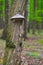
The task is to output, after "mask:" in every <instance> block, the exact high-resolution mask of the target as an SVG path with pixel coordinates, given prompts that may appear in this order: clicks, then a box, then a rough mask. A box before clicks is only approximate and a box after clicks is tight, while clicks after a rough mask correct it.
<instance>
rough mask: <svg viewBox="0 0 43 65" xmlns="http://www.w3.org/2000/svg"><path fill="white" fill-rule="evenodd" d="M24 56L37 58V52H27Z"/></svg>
mask: <svg viewBox="0 0 43 65" xmlns="http://www.w3.org/2000/svg"><path fill="white" fill-rule="evenodd" d="M26 56H31V57H33V58H39V53H38V52H27V53H26Z"/></svg>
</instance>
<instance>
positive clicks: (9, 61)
mask: <svg viewBox="0 0 43 65" xmlns="http://www.w3.org/2000/svg"><path fill="white" fill-rule="evenodd" d="M25 2H26V0H14V1H13V5H12V10H11V12H10V15H9V17H11V16H13V15H15V14H17V13H20V14H22V15H23V12H24V4H25ZM19 25H20V24H18V23H13V22H12V21H10V18H9V25H8V27H9V26H11V28H10V29H11V30H10V31H9V30H8V31H7V43H6V44H7V47H8V50H9V51H8V53H7V58H6V62H5V65H21V52H22V38H21V37H19V36H18V35H19ZM8 27H7V29H8ZM10 33H11V35H10ZM9 35H10V36H9ZM12 45H13V46H12ZM7 47H6V48H7ZM5 56H6V51H5Z"/></svg>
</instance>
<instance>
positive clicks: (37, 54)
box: [0, 36, 43, 65]
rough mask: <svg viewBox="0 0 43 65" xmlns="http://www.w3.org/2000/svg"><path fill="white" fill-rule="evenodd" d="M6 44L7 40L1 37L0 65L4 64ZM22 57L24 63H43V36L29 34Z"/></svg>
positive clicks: (30, 64) (33, 64)
mask: <svg viewBox="0 0 43 65" xmlns="http://www.w3.org/2000/svg"><path fill="white" fill-rule="evenodd" d="M5 46H6V42H5V40H2V39H0V65H3V57H4V52H5ZM21 58H22V61H23V62H22V65H43V36H27V38H26V40H25V41H23V49H22V54H21Z"/></svg>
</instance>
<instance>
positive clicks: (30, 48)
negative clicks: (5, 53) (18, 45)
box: [22, 36, 43, 65]
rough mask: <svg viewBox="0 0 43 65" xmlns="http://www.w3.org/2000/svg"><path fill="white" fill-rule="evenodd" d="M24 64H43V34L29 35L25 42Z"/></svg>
mask: <svg viewBox="0 0 43 65" xmlns="http://www.w3.org/2000/svg"><path fill="white" fill-rule="evenodd" d="M22 61H23V62H22V65H43V36H29V37H27V38H26V40H25V41H24V43H23V51H22Z"/></svg>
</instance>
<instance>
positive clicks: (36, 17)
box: [0, 0, 43, 34]
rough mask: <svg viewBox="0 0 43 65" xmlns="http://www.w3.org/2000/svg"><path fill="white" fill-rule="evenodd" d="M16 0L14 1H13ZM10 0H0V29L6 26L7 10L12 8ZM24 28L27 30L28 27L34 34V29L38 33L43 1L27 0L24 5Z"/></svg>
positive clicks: (42, 13) (42, 27) (41, 21)
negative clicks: (25, 18) (25, 16)
mask: <svg viewBox="0 0 43 65" xmlns="http://www.w3.org/2000/svg"><path fill="white" fill-rule="evenodd" d="M15 2H16V1H15ZM12 3H13V1H12V0H10V1H9V0H6V1H5V0H0V29H3V28H5V27H6V24H7V22H8V21H7V20H8V19H7V18H9V17H8V16H9V12H10V11H11V9H12ZM12 10H13V9H12ZM26 15H27V21H26V28H27V31H28V32H29V31H30V29H31V30H32V33H33V34H34V33H35V31H36V30H38V33H40V32H41V31H42V30H43V1H41V0H38V1H37V0H28V2H27V6H26Z"/></svg>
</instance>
